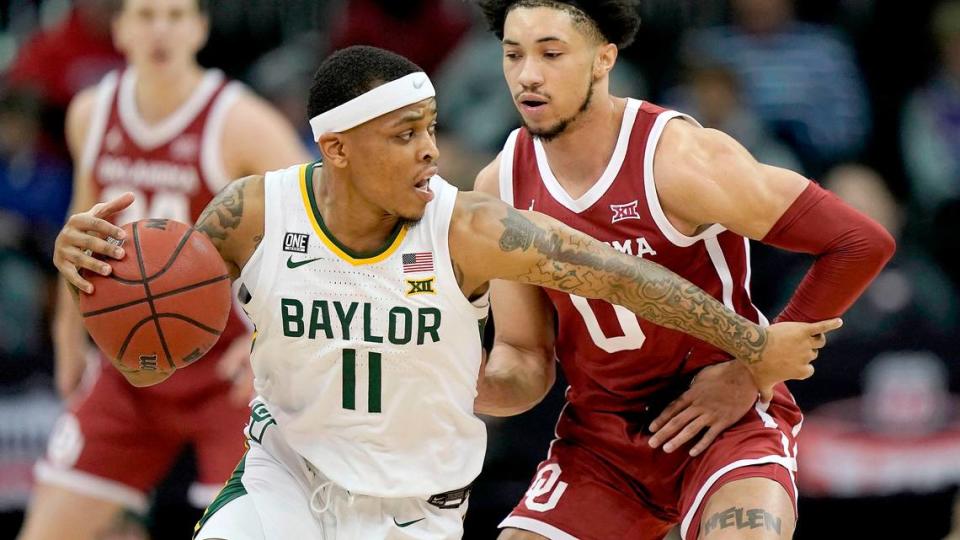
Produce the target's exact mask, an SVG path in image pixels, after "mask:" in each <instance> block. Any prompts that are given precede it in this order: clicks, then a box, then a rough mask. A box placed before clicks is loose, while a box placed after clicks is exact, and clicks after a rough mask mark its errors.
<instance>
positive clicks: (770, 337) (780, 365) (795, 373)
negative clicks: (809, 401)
mask: <svg viewBox="0 0 960 540" xmlns="http://www.w3.org/2000/svg"><path fill="white" fill-rule="evenodd" d="M841 326H843V321H842V320H840V319H829V320H826V321H820V322H815V323H801V322H781V323H777V324H774V325H771V326H769V327H768V328H767V343H766V346H765V347H764V349H763V352H762V353H761V355H760V360H758V361H756V362H754V363H752V364H748V365H747V367H748V368H749V369H750V374H751V375H752V376H753V380H754V382H755V383H756V384H757V388H759V389H760V398H761V399H762V400H763V401H769V400H770V398H771V397H773V386H774V385H776V384H777V383H781V382H783V381H789V380H803V379H809V378H810V377H812V376H813V371H814V369H813V361H814V360H816V359H817V355H818V354H819V353H820V349H822V348H823V346H824V345H826V343H827V333H828V332H832V331H834V330H836V329H837V328H840V327H841Z"/></svg>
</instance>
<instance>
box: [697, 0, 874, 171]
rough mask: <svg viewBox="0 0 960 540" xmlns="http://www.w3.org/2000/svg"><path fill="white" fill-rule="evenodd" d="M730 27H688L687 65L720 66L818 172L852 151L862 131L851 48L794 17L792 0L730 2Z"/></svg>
mask: <svg viewBox="0 0 960 540" xmlns="http://www.w3.org/2000/svg"><path fill="white" fill-rule="evenodd" d="M731 2H732V4H731V7H732V8H733V17H734V24H733V25H732V26H721V27H714V28H707V29H703V30H699V31H696V32H694V33H693V34H692V35H691V36H690V37H689V40H688V42H687V43H686V45H685V53H686V55H687V59H686V60H687V62H688V63H689V64H690V65H697V64H702V63H704V62H706V63H708V64H722V65H727V66H729V67H730V68H731V69H733V70H734V71H735V72H736V73H737V75H738V76H739V78H740V80H741V82H742V83H743V86H744V93H745V96H746V99H747V103H748V104H749V106H750V107H752V108H753V109H754V110H755V111H756V112H757V114H758V115H759V116H760V118H761V119H762V120H763V121H764V122H766V123H767V125H768V127H769V128H770V129H771V130H772V131H773V132H774V133H775V134H776V135H778V136H779V137H781V138H783V139H784V141H785V142H787V143H789V144H791V145H792V146H793V147H794V149H795V150H796V151H797V152H798V154H799V156H800V158H801V159H802V160H803V162H804V164H805V165H806V166H807V167H806V168H807V170H808V171H810V172H812V173H818V172H820V171H822V170H824V169H825V168H827V166H829V165H830V164H831V163H836V162H837V161H840V160H843V159H847V158H850V157H853V156H856V155H857V153H858V152H859V151H860V150H861V149H862V147H863V146H864V144H865V141H866V138H867V133H868V132H869V129H870V111H869V109H868V106H867V95H866V91H865V89H864V87H863V83H862V81H861V77H860V73H859V70H858V68H857V65H856V58H855V56H854V53H853V51H852V50H851V48H850V47H849V46H848V45H847V43H846V42H845V41H844V40H843V38H842V37H841V36H840V35H839V34H838V32H836V31H835V30H833V29H831V28H826V27H822V26H816V25H812V24H805V23H801V22H798V21H797V20H795V18H794V11H793V8H794V6H793V0H731Z"/></svg>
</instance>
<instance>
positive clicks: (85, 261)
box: [53, 192, 133, 294]
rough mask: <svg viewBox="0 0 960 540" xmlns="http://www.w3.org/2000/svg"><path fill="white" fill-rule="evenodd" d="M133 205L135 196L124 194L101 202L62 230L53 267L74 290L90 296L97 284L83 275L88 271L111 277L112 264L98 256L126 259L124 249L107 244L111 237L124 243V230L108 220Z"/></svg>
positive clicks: (68, 222)
mask: <svg viewBox="0 0 960 540" xmlns="http://www.w3.org/2000/svg"><path fill="white" fill-rule="evenodd" d="M132 203H133V193H129V192H128V193H124V194H123V195H120V196H119V197H117V198H116V199H113V200H110V201H107V202H102V203H97V204H95V205H93V208H91V209H90V210H87V211H86V212H80V213H79V214H73V215H72V216H70V218H69V219H67V223H66V224H65V225H64V226H63V228H62V229H60V234H58V235H57V241H56V243H55V244H54V248H53V264H54V266H56V267H57V270H59V271H60V273H61V274H63V277H64V279H66V280H67V282H68V283H69V284H71V285H73V286H74V287H76V288H78V289H80V290H81V291H83V292H85V293H87V294H90V293H92V292H93V285H92V284H90V282H89V281H87V280H85V279H83V278H82V277H81V276H80V269H81V268H86V269H87V270H90V271H92V272H96V273H98V274H101V275H104V276H106V275H109V274H110V272H111V271H112V268H111V267H110V265H109V264H107V263H105V262H103V261H102V260H99V259H97V258H95V257H94V254H97V255H102V256H104V257H112V258H114V259H122V258H123V248H121V247H118V246H114V245H112V244H110V243H108V242H107V241H106V238H107V237H112V238H116V239H118V240H122V239H123V238H124V236H126V233H124V232H123V229H121V228H120V227H117V226H116V225H114V224H112V223H110V222H109V221H107V218H108V217H110V216H112V215H114V214H116V213H117V212H120V211H122V210H123V209H125V208H126V207H128V206H130V205H131V204H132Z"/></svg>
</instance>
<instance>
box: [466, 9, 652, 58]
mask: <svg viewBox="0 0 960 540" xmlns="http://www.w3.org/2000/svg"><path fill="white" fill-rule="evenodd" d="M477 3H478V4H479V6H480V9H481V10H482V11H483V15H484V17H485V18H486V20H487V26H488V27H489V28H490V31H491V32H493V33H494V34H496V36H497V37H498V38H499V39H503V23H504V21H505V20H506V19H507V15H508V14H509V13H510V11H511V10H513V9H514V8H518V7H525V8H534V7H548V8H553V9H559V10H561V11H565V12H567V13H569V14H570V16H571V17H572V18H573V21H574V23H575V24H578V25H582V26H586V27H587V28H588V30H589V31H593V32H595V33H596V34H598V36H600V37H602V38H603V39H605V40H606V41H608V42H610V43H613V44H615V45H616V46H617V47H619V48H621V49H623V48H625V47H628V46H629V45H630V44H631V43H633V38H634V37H636V35H637V29H638V28H639V27H640V14H639V13H637V6H636V0H478V2H477Z"/></svg>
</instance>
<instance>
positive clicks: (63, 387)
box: [20, 0, 309, 540]
mask: <svg viewBox="0 0 960 540" xmlns="http://www.w3.org/2000/svg"><path fill="white" fill-rule="evenodd" d="M207 32H208V23H207V19H206V14H205V7H204V6H203V5H202V1H201V0H126V1H125V2H123V7H122V9H121V11H120V12H119V13H118V15H117V17H116V20H115V22H114V37H115V41H116V44H117V46H118V48H119V49H120V50H122V51H123V53H124V54H125V55H126V58H127V61H128V67H127V68H126V69H125V70H124V71H122V72H119V73H111V74H109V75H107V76H106V77H105V78H104V79H103V81H102V82H101V83H100V84H99V85H98V86H96V87H93V88H90V89H88V90H85V91H84V92H82V93H80V94H79V95H77V97H76V98H75V99H74V100H73V102H72V103H71V105H70V108H69V111H68V114H67V126H66V130H67V140H68V143H69V145H70V150H71V153H72V154H73V157H74V160H75V161H74V164H75V170H76V176H75V182H74V194H73V201H72V208H73V209H74V210H82V209H87V208H90V207H91V206H92V205H93V204H94V203H95V202H97V201H105V200H110V199H113V198H115V197H116V196H117V195H118V194H122V193H124V192H128V191H130V192H133V193H134V194H135V195H136V201H135V203H134V205H133V206H131V207H129V208H128V209H127V210H126V211H125V212H124V213H123V214H121V215H120V216H119V217H117V219H116V220H115V221H116V222H117V223H125V222H127V221H132V220H136V219H140V218H143V217H148V216H149V217H166V218H172V219H176V220H178V221H182V222H187V223H191V222H193V220H194V219H196V217H197V216H198V215H199V214H200V212H201V211H202V210H203V208H204V207H205V206H206V205H207V203H208V202H210V200H211V199H212V198H213V196H214V194H216V193H217V192H218V191H220V189H221V188H223V187H224V186H225V185H226V184H227V183H228V181H229V179H232V178H240V177H243V176H245V175H248V174H253V173H261V174H262V173H263V172H264V171H267V170H272V169H278V168H281V167H285V166H288V165H290V164H293V163H299V162H304V161H307V160H308V159H309V158H308V154H307V153H306V151H305V149H304V148H303V147H302V146H301V144H300V143H299V142H298V140H297V136H296V134H295V132H294V130H293V128H292V127H291V126H290V125H288V124H287V123H286V121H284V120H283V119H282V117H281V116H280V114H279V113H278V112H277V111H275V110H274V109H273V108H272V107H271V106H269V105H268V104H267V103H266V102H264V101H262V100H261V99H259V98H257V97H255V96H254V95H253V94H252V93H250V92H249V91H247V90H246V89H245V88H244V87H243V86H242V85H240V84H239V83H236V82H231V81H229V80H228V79H226V78H225V77H224V75H223V73H222V72H220V71H217V70H205V69H203V68H201V67H200V66H199V65H198V64H197V62H196V54H197V51H199V50H200V48H201V47H203V45H204V43H205V41H206V39H207ZM118 258H119V255H118ZM62 289H63V292H62V293H61V298H60V299H59V302H58V309H57V315H56V325H55V336H54V337H55V344H56V351H57V357H56V360H57V363H56V382H57V388H58V390H59V391H60V392H61V394H62V395H63V396H64V397H65V398H67V399H68V407H69V410H68V411H67V413H66V414H65V415H64V416H63V417H62V418H61V419H60V420H59V421H58V423H57V425H56V427H55V429H54V432H53V434H52V436H51V442H50V446H49V449H48V452H47V454H46V456H45V457H44V458H43V459H42V460H41V461H40V462H39V463H38V464H37V467H36V478H37V482H38V486H37V489H36V492H35V495H34V498H33V500H32V501H31V505H30V508H29V511H28V514H27V520H26V524H25V526H24V528H23V530H22V531H21V535H20V537H21V538H22V539H24V540H27V539H29V540H35V539H62V538H71V539H87V538H94V537H98V536H99V534H100V533H101V532H102V531H103V530H104V529H105V528H107V527H108V526H109V524H110V523H111V521H112V520H113V519H114V517H115V516H117V515H118V512H119V511H120V510H121V509H122V508H127V509H132V510H135V511H142V510H144V509H145V508H146V505H147V494H148V493H149V491H150V490H151V489H152V488H153V487H154V486H155V485H156V484H157V483H158V482H159V481H160V479H161V478H162V477H163V476H164V474H165V473H166V471H167V470H168V469H169V468H170V467H171V465H172V461H173V460H174V459H175V458H176V456H177V454H178V453H179V451H180V449H181V448H182V447H183V446H185V445H187V444H190V445H192V446H193V448H194V450H195V453H196V455H197V464H198V469H199V479H198V484H197V485H195V486H194V489H191V498H192V499H193V500H192V502H193V503H194V504H195V505H196V506H197V507H198V508H202V507H204V506H206V505H207V504H208V503H209V502H210V499H212V498H213V496H214V495H215V494H216V492H217V491H218V490H219V489H220V487H221V486H222V485H223V482H224V481H226V480H227V478H228V477H229V476H230V473H231V471H232V470H233V467H234V466H235V465H236V463H237V460H238V459H239V458H240V456H241V454H242V453H243V444H242V440H241V439H240V438H239V437H238V435H237V434H238V433H240V430H241V429H242V427H243V425H244V423H245V422H246V419H247V417H248V416H249V409H248V407H247V401H248V400H249V399H250V398H251V397H252V384H251V378H250V375H249V374H248V373H246V371H247V370H248V369H249V366H248V352H249V348H250V339H249V332H248V330H247V329H246V328H245V326H244V324H243V323H242V322H241V319H239V318H238V317H237V316H236V315H234V316H233V317H232V318H231V320H230V321H229V323H228V326H227V329H226V330H225V331H224V333H223V335H222V336H221V338H220V341H219V343H218V344H217V346H216V348H215V349H214V350H213V351H211V352H210V353H209V355H212V356H209V357H208V358H206V359H205V360H204V362H200V363H198V365H197V366H195V367H194V368H193V369H191V370H190V372H189V374H188V375H182V376H180V377H174V378H173V379H172V380H171V381H169V382H168V383H167V384H164V385H162V386H159V387H155V388H134V387H132V386H130V384H129V383H127V381H125V380H124V378H123V376H122V375H121V374H120V373H119V372H117V370H116V369H113V368H112V367H106V368H105V369H101V370H100V371H99V373H98V374H97V375H96V380H95V382H91V383H90V384H89V385H88V384H86V383H87V379H84V384H81V383H80V380H81V375H82V374H83V371H84V366H85V361H84V351H86V350H87V347H88V345H87V343H86V339H85V334H84V330H83V326H82V322H81V319H80V315H79V313H78V312H77V309H76V307H75V306H74V305H73V304H74V302H73V300H72V299H71V298H70V297H69V295H70V293H69V292H68V291H67V289H66V287H62ZM102 364H103V365H104V366H108V364H107V363H106V360H103V362H102ZM230 374H234V375H236V376H235V377H230ZM89 386H92V388H91V387H89Z"/></svg>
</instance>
